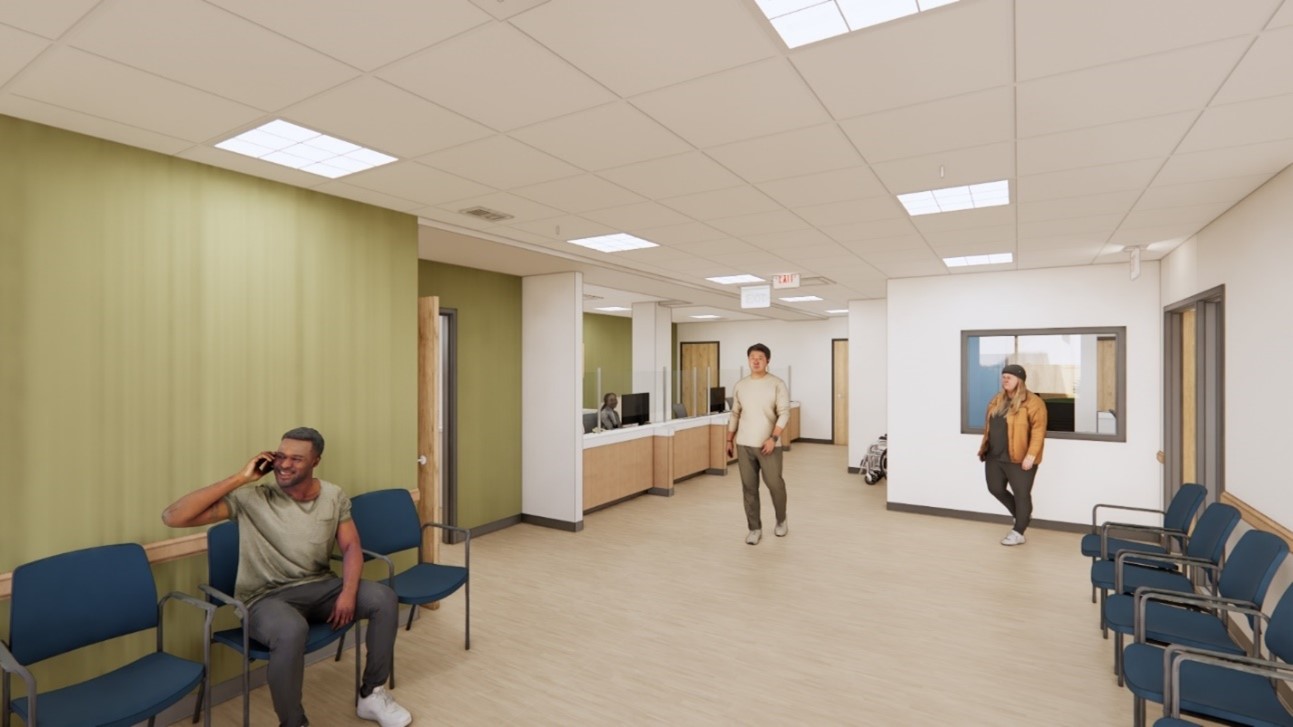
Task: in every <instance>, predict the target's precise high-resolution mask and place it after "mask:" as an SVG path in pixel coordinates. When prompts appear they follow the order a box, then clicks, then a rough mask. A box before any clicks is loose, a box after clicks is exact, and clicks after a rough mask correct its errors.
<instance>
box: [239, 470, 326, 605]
mask: <svg viewBox="0 0 1293 727" xmlns="http://www.w3.org/2000/svg"><path fill="white" fill-rule="evenodd" d="M224 501H225V503H226V504H227V505H228V506H229V519H230V520H233V521H235V522H237V523H238V580H237V582H236V583H235V584H234V597H235V598H237V599H238V600H240V601H242V602H243V603H247V604H250V603H251V602H252V601H255V600H256V599H257V598H260V597H261V596H264V595H265V594H267V593H270V592H273V591H276V590H278V589H280V588H286V587H288V586H299V585H301V584H304V583H312V582H314V581H321V580H326V579H328V578H334V577H335V576H334V574H333V572H332V568H331V565H330V563H329V560H328V556H329V555H330V554H331V553H332V545H333V543H334V542H335V541H336V537H337V526H338V525H339V524H341V523H342V522H344V521H346V520H349V519H350V498H349V497H348V496H347V495H346V493H344V492H342V491H341V488H340V487H337V486H336V485H334V484H332V483H331V482H325V481H324V480H319V496H318V497H317V498H315V499H313V500H311V501H309V502H297V501H296V500H293V499H292V498H290V497H288V496H287V495H286V494H285V493H284V492H283V491H282V490H281V489H279V487H278V485H277V484H276V483H270V484H262V485H256V486H255V487H241V488H239V489H237V490H234V491H233V492H231V493H229V494H228V495H225V497H224Z"/></svg>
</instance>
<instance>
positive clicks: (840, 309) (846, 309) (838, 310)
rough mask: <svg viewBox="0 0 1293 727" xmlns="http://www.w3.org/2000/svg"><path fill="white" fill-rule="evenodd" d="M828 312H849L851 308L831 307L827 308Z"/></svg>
mask: <svg viewBox="0 0 1293 727" xmlns="http://www.w3.org/2000/svg"><path fill="white" fill-rule="evenodd" d="M826 312H827V313H848V312H849V309H848V308H831V309H830V310H827V311H826Z"/></svg>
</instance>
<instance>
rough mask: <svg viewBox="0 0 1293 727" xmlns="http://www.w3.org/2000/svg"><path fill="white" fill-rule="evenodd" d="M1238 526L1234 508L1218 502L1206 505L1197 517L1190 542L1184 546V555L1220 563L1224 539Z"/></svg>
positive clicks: (1224, 547)
mask: <svg viewBox="0 0 1293 727" xmlns="http://www.w3.org/2000/svg"><path fill="white" fill-rule="evenodd" d="M1238 524H1239V511H1238V510H1236V509H1235V508H1233V507H1231V506H1230V505H1226V504H1224V503H1220V502H1214V503H1212V504H1211V505H1208V507H1207V508H1206V509H1204V511H1203V514H1202V515H1200V516H1199V522H1198V524H1196V525H1195V526H1194V532H1193V533H1192V534H1191V535H1190V542H1189V543H1188V544H1187V545H1186V546H1185V554H1186V555H1188V556H1190V557H1192V558H1204V559H1206V560H1208V561H1210V562H1212V563H1220V562H1221V555H1222V553H1224V552H1225V550H1226V539H1227V538H1229V537H1230V531H1231V530H1234V529H1235V526H1236V525H1238Z"/></svg>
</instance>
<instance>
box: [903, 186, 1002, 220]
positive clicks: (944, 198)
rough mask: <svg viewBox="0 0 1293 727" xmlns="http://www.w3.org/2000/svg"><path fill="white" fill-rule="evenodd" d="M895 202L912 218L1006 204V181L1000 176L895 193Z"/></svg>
mask: <svg viewBox="0 0 1293 727" xmlns="http://www.w3.org/2000/svg"><path fill="white" fill-rule="evenodd" d="M898 201H899V202H901V203H902V206H903V207H904V208H906V210H907V214H909V215H911V216H912V217H918V216H920V215H936V214H939V213H940V212H957V211H960V210H970V209H980V208H983V207H1000V206H1002V205H1007V204H1010V182H1009V180H1005V179H1002V180H1000V181H996V182H984V183H983V184H970V185H966V186H962V187H944V188H942V189H930V190H926V191H924V192H911V193H909V194H900V195H898Z"/></svg>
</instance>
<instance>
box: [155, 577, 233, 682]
mask: <svg viewBox="0 0 1293 727" xmlns="http://www.w3.org/2000/svg"><path fill="white" fill-rule="evenodd" d="M171 600H174V601H176V602H178V603H185V604H188V605H190V606H193V607H194V608H197V609H200V610H201V611H202V612H203V614H204V615H203V617H202V666H203V667H209V665H210V664H211V651H210V649H211V622H212V621H214V620H215V612H216V609H217V608H218V607H217V606H216V605H215V604H214V603H207V602H206V601H203V600H202V599H200V598H194V597H193V596H190V595H189V594H187V593H184V592H182V591H171V592H170V593H168V594H166V595H165V596H162V597H161V600H159V601H158V602H157V650H158V651H162V643H163V639H162V635H163V630H164V629H165V627H166V621H165V620H164V619H163V618H162V608H163V607H165V606H166V602H167V601H171Z"/></svg>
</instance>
